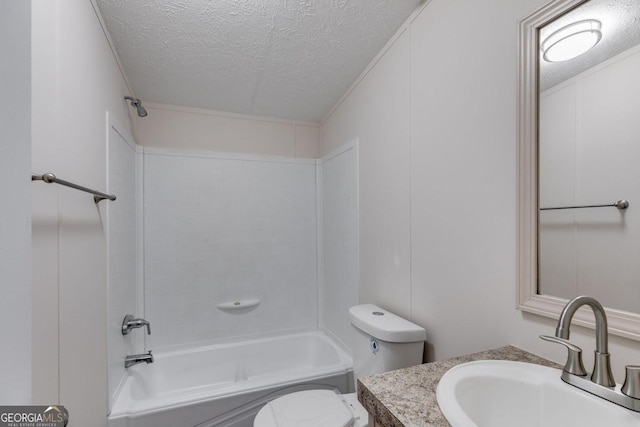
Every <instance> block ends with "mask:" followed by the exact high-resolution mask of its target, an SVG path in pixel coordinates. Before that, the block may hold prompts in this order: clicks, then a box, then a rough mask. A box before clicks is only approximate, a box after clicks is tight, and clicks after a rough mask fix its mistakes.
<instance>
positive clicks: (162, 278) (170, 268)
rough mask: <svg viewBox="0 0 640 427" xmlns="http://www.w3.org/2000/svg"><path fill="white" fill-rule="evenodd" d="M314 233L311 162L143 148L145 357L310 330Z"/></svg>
mask: <svg viewBox="0 0 640 427" xmlns="http://www.w3.org/2000/svg"><path fill="white" fill-rule="evenodd" d="M316 230H317V227H316V162H315V160H303V159H288V158H283V157H280V158H276V157H268V156H255V155H238V154H221V153H213V152H205V151H188V150H182V151H177V150H167V149H155V148H154V149H150V148H145V153H144V260H145V264H144V266H145V273H144V277H145V318H146V319H147V320H148V321H150V322H151V324H152V330H153V333H152V335H151V336H150V337H148V340H147V347H148V348H151V349H154V350H158V349H161V348H163V347H167V346H175V345H180V344H185V345H186V344H189V345H198V344H200V345H201V344H203V343H207V342H216V341H220V340H224V339H230V338H238V337H250V336H257V335H259V334H269V333H275V332H278V333H280V332H294V331H300V330H315V329H316V328H317V313H318V311H317V279H316V275H317V265H316V259H317V240H316V239H317V238H316ZM255 299H257V300H260V301H261V302H260V305H259V306H257V307H256V308H254V309H247V310H239V311H226V310H220V309H218V308H217V306H218V304H221V303H233V302H235V301H241V302H242V301H246V300H255Z"/></svg>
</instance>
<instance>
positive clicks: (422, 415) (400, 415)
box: [358, 346, 562, 427]
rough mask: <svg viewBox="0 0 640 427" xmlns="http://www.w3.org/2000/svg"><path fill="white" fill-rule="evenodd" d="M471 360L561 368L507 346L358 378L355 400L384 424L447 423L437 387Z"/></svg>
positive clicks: (389, 426)
mask: <svg viewBox="0 0 640 427" xmlns="http://www.w3.org/2000/svg"><path fill="white" fill-rule="evenodd" d="M474 360H515V361H519V362H527V363H535V364H538V365H544V366H551V367H554V368H560V369H561V368H562V367H561V366H560V365H558V364H557V363H554V362H551V361H549V360H547V359H543V358H541V357H539V356H536V355H534V354H531V353H528V352H526V351H524V350H521V349H519V348H516V347H513V346H507V347H501V348H497V349H494V350H488V351H483V352H480V353H474V354H469V355H466V356H460V357H455V358H453V359H447V360H442V361H438V362H432V363H425V364H423V365H418V366H412V367H410V368H405V369H399V370H397V371H391V372H385V373H383V374H379V375H371V376H369V377H363V378H360V379H358V400H359V401H360V403H362V405H363V406H364V407H365V409H366V410H367V411H368V412H369V413H370V414H371V415H372V416H373V417H374V418H375V419H376V421H378V422H379V423H380V425H382V426H384V427H426V426H449V425H450V424H449V423H448V422H447V420H446V419H445V417H444V416H443V415H442V412H440V408H439V407H438V403H437V401H436V387H437V386H438V382H439V381H440V378H441V377H442V376H443V375H444V373H445V372H447V371H448V370H449V369H451V368H453V367H454V366H456V365H459V364H461V363H466V362H472V361H474ZM371 427H373V426H371Z"/></svg>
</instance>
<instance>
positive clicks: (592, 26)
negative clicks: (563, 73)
mask: <svg viewBox="0 0 640 427" xmlns="http://www.w3.org/2000/svg"><path fill="white" fill-rule="evenodd" d="M600 28H602V24H601V23H600V21H598V20H595V19H587V20H584V21H578V22H574V23H573V24H569V25H567V26H565V27H562V28H560V29H559V30H558V31H556V32H554V33H553V34H551V35H550V36H549V37H547V38H546V39H544V41H543V42H542V44H541V45H540V48H541V49H542V57H543V58H544V59H545V61H548V62H560V61H566V60H567V59H571V58H575V57H576V56H579V55H582V54H583V53H585V52H586V51H588V50H589V49H591V48H592V47H594V46H595V45H596V44H597V43H598V42H599V41H600V39H601V38H602V32H600Z"/></svg>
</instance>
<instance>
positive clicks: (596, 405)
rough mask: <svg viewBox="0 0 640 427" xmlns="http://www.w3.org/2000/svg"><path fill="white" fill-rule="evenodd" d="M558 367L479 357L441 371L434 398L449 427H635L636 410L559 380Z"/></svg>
mask: <svg viewBox="0 0 640 427" xmlns="http://www.w3.org/2000/svg"><path fill="white" fill-rule="evenodd" d="M560 374H561V371H560V370H559V369H554V368H549V367H545V366H539V365H533V364H530V363H521V362H509V361H503V360H500V361H493V360H486V361H484V360H483V361H478V362H470V363H465V364H462V365H458V366H456V367H454V368H452V369H450V370H449V371H447V373H445V374H444V375H443V376H442V379H441V380H440V383H439V384H438V388H437V391H436V396H437V399H438V405H439V406H440V409H441V410H442V413H443V414H444V416H445V417H446V418H447V420H448V421H449V422H450V423H451V425H452V426H453V427H471V426H478V427H503V426H504V427H514V426H518V427H529V426H531V427H554V426H558V427H560V426H562V427H570V426H594V427H595V426H598V427H601V426H606V427H609V426H615V427H627V426H629V427H631V426H634V427H638V426H640V413H638V412H633V411H630V410H628V409H625V408H622V407H620V406H618V405H616V404H613V403H610V402H607V401H606V400H604V399H601V398H599V397H596V396H593V395H591V394H589V393H587V392H584V391H582V390H580V389H578V388H576V387H573V386H571V385H569V384H566V383H564V382H563V381H562V380H561V379H560Z"/></svg>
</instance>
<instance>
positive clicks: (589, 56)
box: [540, 0, 640, 91]
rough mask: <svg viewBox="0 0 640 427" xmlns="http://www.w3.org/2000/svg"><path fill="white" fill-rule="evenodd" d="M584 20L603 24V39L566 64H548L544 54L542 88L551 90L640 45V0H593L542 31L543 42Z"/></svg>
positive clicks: (541, 60) (541, 74)
mask: <svg viewBox="0 0 640 427" xmlns="http://www.w3.org/2000/svg"><path fill="white" fill-rule="evenodd" d="M584 19H597V20H599V21H600V22H602V39H601V40H600V42H599V43H598V44H597V45H595V46H594V47H593V48H591V49H590V50H589V51H587V52H586V53H584V54H582V55H580V56H578V57H576V58H573V59H570V60H568V61H563V62H547V61H545V60H544V59H543V58H542V54H540V89H541V90H543V91H544V90H546V89H549V88H551V87H553V86H555V85H557V84H558V83H561V82H563V81H565V80H567V79H569V78H571V77H573V76H576V75H578V74H580V73H581V72H583V71H586V70H588V69H589V68H591V67H593V66H595V65H597V64H599V63H601V62H603V61H606V60H607V59H609V58H611V57H613V56H615V55H617V54H619V53H622V52H624V51H625V50H627V49H630V48H631V47H633V46H636V45H638V44H640V0H590V1H588V2H587V3H584V4H583V5H581V6H580V7H578V8H576V9H574V10H572V11H571V12H569V13H567V14H565V15H563V16H562V17H560V18H558V19H556V20H555V21H553V22H551V23H549V24H547V25H546V26H544V27H543V28H542V29H541V30H540V40H541V41H542V40H544V39H545V38H546V37H547V36H548V35H549V34H552V33H553V32H554V31H556V30H558V29H560V28H562V27H564V26H566V25H568V24H571V23H573V22H577V21H581V20H584Z"/></svg>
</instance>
